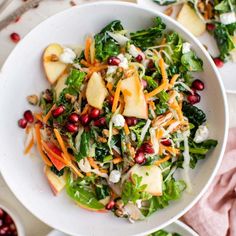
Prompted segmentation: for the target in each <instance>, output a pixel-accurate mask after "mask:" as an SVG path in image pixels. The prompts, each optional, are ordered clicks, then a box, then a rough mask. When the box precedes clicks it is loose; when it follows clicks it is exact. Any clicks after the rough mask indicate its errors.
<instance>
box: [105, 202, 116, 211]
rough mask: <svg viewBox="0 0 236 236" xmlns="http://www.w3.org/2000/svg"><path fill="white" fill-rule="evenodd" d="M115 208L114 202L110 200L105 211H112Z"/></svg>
mask: <svg viewBox="0 0 236 236" xmlns="http://www.w3.org/2000/svg"><path fill="white" fill-rule="evenodd" d="M114 206H115V201H113V200H111V201H110V202H109V203H107V205H106V209H107V210H112V209H113V208H114Z"/></svg>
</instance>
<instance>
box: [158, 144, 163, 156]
mask: <svg viewBox="0 0 236 236" xmlns="http://www.w3.org/2000/svg"><path fill="white" fill-rule="evenodd" d="M162 153H163V148H162V146H159V152H158V154H159V155H162Z"/></svg>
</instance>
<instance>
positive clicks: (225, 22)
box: [153, 0, 236, 67]
mask: <svg viewBox="0 0 236 236" xmlns="http://www.w3.org/2000/svg"><path fill="white" fill-rule="evenodd" d="M153 1H154V2H156V3H157V4H159V5H161V6H163V5H170V6H172V5H179V4H182V3H184V5H183V7H182V8H181V10H180V12H179V14H178V16H177V21H179V22H180V23H181V24H183V25H184V26H185V27H186V28H187V29H188V30H190V32H192V33H193V34H194V35H195V36H200V35H201V34H202V33H204V32H205V31H206V30H207V31H208V32H209V33H210V34H211V35H212V36H213V37H214V39H215V41H216V44H217V46H218V49H219V56H218V57H216V58H214V61H215V64H216V65H217V66H218V67H222V66H223V64H224V62H227V61H229V60H231V61H233V62H236V14H235V13H236V1H234V0H219V1H208V0H198V1H196V0H184V1H183V0H153ZM168 12H169V13H171V11H170V9H169V11H168ZM193 25H195V27H192V26H193Z"/></svg>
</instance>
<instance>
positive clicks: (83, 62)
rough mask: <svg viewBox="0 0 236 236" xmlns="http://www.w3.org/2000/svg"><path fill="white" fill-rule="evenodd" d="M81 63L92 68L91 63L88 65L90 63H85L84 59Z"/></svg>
mask: <svg viewBox="0 0 236 236" xmlns="http://www.w3.org/2000/svg"><path fill="white" fill-rule="evenodd" d="M80 63H81V64H82V65H84V66H86V67H91V66H92V65H91V64H90V63H88V62H87V61H85V60H84V59H82V60H81V61H80Z"/></svg>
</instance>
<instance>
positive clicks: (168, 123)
mask: <svg viewBox="0 0 236 236" xmlns="http://www.w3.org/2000/svg"><path fill="white" fill-rule="evenodd" d="M175 122H176V120H175V119H172V120H169V121H167V122H166V123H165V124H164V127H168V126H170V125H171V124H173V123H175Z"/></svg>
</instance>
